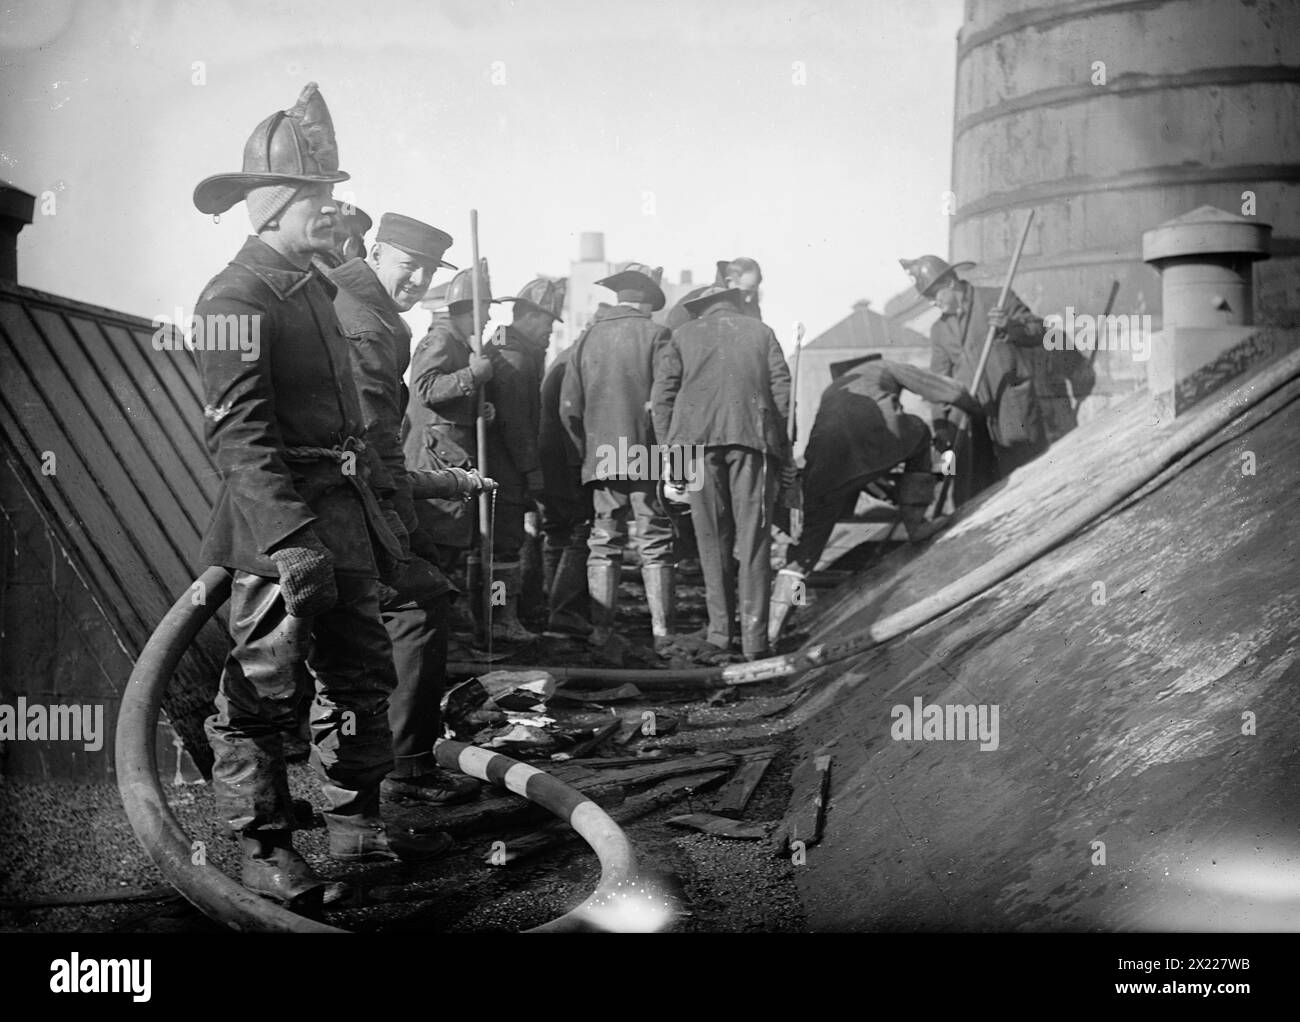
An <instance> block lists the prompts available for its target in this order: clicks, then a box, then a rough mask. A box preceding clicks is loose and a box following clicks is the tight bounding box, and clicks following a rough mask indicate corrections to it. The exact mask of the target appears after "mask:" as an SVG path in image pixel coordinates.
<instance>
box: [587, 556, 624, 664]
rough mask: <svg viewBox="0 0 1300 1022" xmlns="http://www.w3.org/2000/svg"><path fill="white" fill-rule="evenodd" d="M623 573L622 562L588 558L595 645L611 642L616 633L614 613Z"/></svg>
mask: <svg viewBox="0 0 1300 1022" xmlns="http://www.w3.org/2000/svg"><path fill="white" fill-rule="evenodd" d="M622 573H623V565H622V564H621V563H612V562H610V561H608V560H606V559H605V558H601V559H599V560H591V559H590V558H588V560H587V592H588V593H589V594H590V595H591V624H592V629H591V635H590V636H589V637H588V641H589V642H590V643H591V644H592V645H593V646H599V647H604V646H606V645H608V644H609V639H610V636H611V635H612V634H613V633H614V614H615V612H616V611H617V610H618V581H619V576H620V575H621V574H622Z"/></svg>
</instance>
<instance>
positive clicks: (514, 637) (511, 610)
mask: <svg viewBox="0 0 1300 1022" xmlns="http://www.w3.org/2000/svg"><path fill="white" fill-rule="evenodd" d="M498 582H500V583H501V585H502V586H503V587H504V589H505V602H504V603H502V604H501V605H500V606H497V605H496V603H495V600H494V602H493V607H492V639H493V641H494V642H495V641H502V642H536V641H537V636H536V634H534V633H533V632H530V631H529V630H528V629H527V628H525V627H524V625H523V622H522V621H520V620H519V596H520V593H521V591H522V588H523V571H522V569H521V568H520V566H519V562H518V561H501V562H496V563H494V564H493V565H492V584H493V587H494V588H495V587H496V584H497V583H498Z"/></svg>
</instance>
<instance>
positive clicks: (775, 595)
mask: <svg viewBox="0 0 1300 1022" xmlns="http://www.w3.org/2000/svg"><path fill="white" fill-rule="evenodd" d="M804 578H805V576H804V574H803V572H800V571H794V570H792V569H790V568H782V569H781V570H780V571H778V572H777V573H776V585H774V586H773V587H772V601H771V603H769V604H768V607H767V642H768V645H770V646H775V645H776V640H777V639H778V638H780V635H781V627H782V626H783V625H784V624H785V619H786V618H787V617H789V616H790V611H791V610H793V609H794V606H795V604H796V603H799V604H802V603H803V602H804V601H803V594H804V586H803V581H804Z"/></svg>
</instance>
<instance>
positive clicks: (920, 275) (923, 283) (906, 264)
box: [898, 255, 975, 298]
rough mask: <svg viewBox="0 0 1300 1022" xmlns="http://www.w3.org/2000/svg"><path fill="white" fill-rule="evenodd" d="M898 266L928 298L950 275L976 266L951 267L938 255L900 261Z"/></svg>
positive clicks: (968, 264) (963, 264)
mask: <svg viewBox="0 0 1300 1022" xmlns="http://www.w3.org/2000/svg"><path fill="white" fill-rule="evenodd" d="M898 265H899V266H901V267H902V268H903V269H904V270H906V271H907V275H908V276H909V277H911V278H912V285H913V286H914V287H915V288H916V289H917V290H918V291H919V292H921V294H923V295H925V296H926V297H927V298H928V297H929V296H930V295H931V294H932V293H933V292H934V289H935V288H937V287H938V286H939V284H941V283H942V282H943V281H944V280H946V279H947V278H948V277H949V276H950V275H952V274H956V273H957V272H958V271H959V270H968V269H970V268H971V267H972V266H974V265H975V264H974V263H971V262H964V263H957V264H956V265H955V266H949V265H948V263H947V262H946V261H945V260H943V259H940V258H939V257H938V256H937V255H923V256H921V258H920V259H900V260H898Z"/></svg>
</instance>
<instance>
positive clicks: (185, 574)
mask: <svg viewBox="0 0 1300 1022" xmlns="http://www.w3.org/2000/svg"><path fill="white" fill-rule="evenodd" d="M32 320H33V322H34V323H35V324H36V328H37V331H38V334H39V336H40V338H41V339H42V340H43V341H44V342H45V344H44V345H40V344H32V345H31V346H30V348H29V349H28V350H27V351H25V352H24V356H25V357H26V360H27V364H28V367H29V371H31V372H32V373H33V375H34V377H35V379H36V380H37V383H38V385H40V386H41V388H42V389H43V390H46V391H47V392H49V393H50V394H51V396H54V397H55V399H56V401H57V402H58V405H57V407H59V408H60V409H67V410H68V412H67V414H66V416H65V420H64V421H65V422H66V423H67V424H69V425H71V426H73V433H72V440H73V442H74V443H76V444H79V445H83V446H85V447H86V449H87V453H88V454H89V455H90V458H89V459H88V460H89V462H90V465H91V468H92V471H94V472H96V474H97V476H98V477H99V480H100V483H101V487H102V489H103V491H104V493H105V496H106V499H107V500H108V501H109V502H110V505H111V507H112V508H114V509H116V510H118V511H120V513H121V514H122V515H123V520H122V524H123V526H124V527H125V529H126V531H127V532H128V533H130V534H131V535H132V536H133V538H134V539H135V540H136V542H137V545H138V547H139V549H140V553H141V556H142V557H143V559H144V561H145V563H146V564H147V565H148V566H149V570H150V571H151V572H152V573H153V574H154V575H155V576H156V577H157V579H158V580H159V582H160V583H161V585H162V592H163V593H166V592H169V591H176V590H178V589H180V588H181V587H183V586H185V585H188V584H189V583H190V582H191V581H192V580H193V569H192V558H193V556H194V550H195V548H194V544H193V530H192V528H191V527H190V526H189V524H188V523H187V522H186V521H185V520H184V518H183V516H181V515H180V514H178V508H177V505H176V500H175V497H174V496H173V495H172V493H171V492H170V489H169V487H168V485H167V482H166V480H165V479H164V478H163V475H162V472H161V471H160V470H159V468H158V465H157V464H155V463H154V462H153V460H152V459H150V457H149V454H148V452H147V451H146V450H145V449H144V447H143V446H142V445H141V443H140V440H139V438H138V436H137V435H136V433H135V430H134V429H132V427H131V424H130V422H129V421H128V420H127V418H126V416H124V415H123V414H122V410H121V408H119V407H118V405H117V402H116V401H115V400H114V399H113V396H112V394H111V392H110V391H109V389H108V387H107V386H106V384H105V381H104V380H103V379H102V377H101V376H100V375H99V373H98V372H96V371H95V368H94V367H93V366H92V365H90V364H88V363H87V361H86V355H85V353H84V352H82V351H81V349H80V345H79V344H78V342H77V338H76V335H75V334H73V332H72V330H71V328H70V326H69V325H68V322H67V320H65V319H64V318H63V317H62V316H60V315H58V314H57V313H55V312H54V311H53V310H49V309H37V310H33V315H32ZM74 409H75V410H76V413H74V412H73V410H74ZM178 533H186V534H188V538H187V537H186V536H185V535H178ZM140 598H141V599H145V600H147V599H148V598H149V594H147V593H142V594H140ZM155 602H157V601H155ZM142 609H143V610H146V611H147V610H148V609H150V608H148V607H142ZM166 610H167V606H166V605H163V606H161V607H160V608H159V610H158V614H159V615H161V614H162V613H165V612H166ZM145 617H146V620H147V619H148V618H149V617H150V615H149V614H148V613H147V612H146V614H145Z"/></svg>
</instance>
